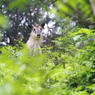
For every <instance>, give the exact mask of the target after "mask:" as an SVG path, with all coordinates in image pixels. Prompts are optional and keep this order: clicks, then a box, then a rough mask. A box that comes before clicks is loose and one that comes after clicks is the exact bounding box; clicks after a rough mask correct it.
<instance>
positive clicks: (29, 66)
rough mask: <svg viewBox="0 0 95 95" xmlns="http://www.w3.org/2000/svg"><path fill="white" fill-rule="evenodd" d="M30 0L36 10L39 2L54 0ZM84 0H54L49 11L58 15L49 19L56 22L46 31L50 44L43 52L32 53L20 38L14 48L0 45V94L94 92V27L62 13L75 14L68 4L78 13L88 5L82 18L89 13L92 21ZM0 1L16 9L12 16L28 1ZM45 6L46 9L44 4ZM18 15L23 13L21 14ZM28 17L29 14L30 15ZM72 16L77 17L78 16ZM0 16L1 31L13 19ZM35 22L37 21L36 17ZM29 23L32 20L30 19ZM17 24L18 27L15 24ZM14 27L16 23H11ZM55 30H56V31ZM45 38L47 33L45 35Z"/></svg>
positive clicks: (89, 94) (80, 94)
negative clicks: (53, 7)
mask: <svg viewBox="0 0 95 95" xmlns="http://www.w3.org/2000/svg"><path fill="white" fill-rule="evenodd" d="M30 1H32V3H31V6H32V5H33V6H34V5H35V6H36V5H37V4H38V6H37V9H40V6H42V7H43V6H44V5H43V4H42V3H41V2H43V1H44V2H43V3H44V4H51V3H54V2H55V1H56V0H48V1H47V0H41V1H39V0H30ZM33 1H35V2H33ZM87 1H88V0H87ZM87 1H82V0H76V1H70V0H63V1H62V0H57V1H56V2H55V9H53V10H52V11H53V12H54V11H56V10H57V9H59V10H57V11H56V12H57V14H58V15H56V18H54V19H52V21H55V24H54V25H55V26H54V27H53V28H52V29H53V31H52V29H51V28H49V29H48V30H49V33H51V34H50V36H51V37H50V38H51V40H52V43H51V44H50V45H47V46H42V47H43V48H42V51H43V53H42V54H36V55H35V54H34V56H31V53H30V51H29V49H28V48H27V47H26V45H25V44H23V43H22V40H19V41H18V44H17V43H16V45H15V46H14V47H13V46H10V45H8V46H4V47H0V95H94V94H95V29H94V28H93V29H92V28H91V27H88V26H89V25H90V24H88V26H86V25H85V23H86V22H85V23H80V22H79V21H78V19H79V18H78V19H77V20H72V19H71V18H70V16H69V17H66V18H63V16H65V15H66V14H63V13H64V12H65V13H66V12H67V11H68V14H70V15H73V14H74V11H73V10H72V7H71V9H70V6H73V9H77V8H80V12H83V13H84V12H85V10H84V11H83V7H84V5H85V7H86V5H87V10H88V13H87V14H85V16H83V18H82V17H81V18H82V21H83V19H84V18H85V17H86V18H87V16H89V15H90V16H89V17H91V18H92V20H91V19H90V22H91V23H93V21H94V20H93V16H92V15H93V14H92V13H91V14H90V12H91V10H90V8H88V6H89V4H88V2H87ZM0 2H2V4H3V5H4V4H7V5H6V7H5V6H3V7H5V10H6V8H9V9H8V10H10V8H11V10H12V9H13V10H15V11H12V12H13V13H10V15H12V14H15V12H18V14H19V13H22V14H24V12H22V10H24V6H25V5H27V2H28V1H26V0H15V1H12V0H8V1H6V0H0ZM4 2H5V3H4ZM10 2H11V3H10ZM20 4H21V6H20ZM68 4H69V5H70V6H69V7H67V5H68ZM77 4H79V6H78V5H77ZM81 4H82V5H83V6H82V5H81ZM39 5H40V6H39ZM56 5H58V6H56ZM1 6H2V5H1ZM7 6H9V7H7ZM28 7H29V6H28ZM85 7H84V8H85ZM19 8H20V10H19ZM35 9H36V7H35V8H33V7H32V9H31V10H32V13H33V12H34V10H35ZM45 9H48V8H47V7H44V10H45ZM24 11H25V10H24ZM25 12H26V11H25ZM36 12H37V11H36ZM39 12H40V11H39V10H38V13H39ZM75 12H76V11H75ZM30 14H31V13H30ZM88 14H89V15H88ZM59 15H61V16H59ZM16 16H17V15H16ZM19 16H22V15H21V14H20V15H19ZM23 16H25V15H23ZM23 16H22V17H23ZM28 16H29V17H31V15H28ZM40 16H41V15H40ZM40 16H38V15H37V16H36V17H39V19H40V18H41V17H40ZM74 16H75V17H76V16H77V15H74ZM12 17H13V18H14V19H15V20H14V21H16V20H19V19H17V17H14V16H12ZM77 17H78V16H77ZM9 18H10V17H9ZM19 18H20V17H19ZM0 19H1V20H0V21H1V22H0V27H1V30H2V28H4V29H6V31H7V28H9V26H11V24H10V22H11V21H12V20H9V19H8V16H5V14H3V13H1V15H0ZM32 19H34V18H32ZM39 19H38V20H39ZM28 20H29V18H28ZM86 20H87V19H86ZM86 20H85V21H86ZM20 21H21V20H20ZM35 21H37V20H36V19H35ZM33 22H34V21H33ZM38 22H40V20H39V21H38ZM47 22H49V21H47ZM8 23H9V24H8ZM11 23H12V22H11ZM28 23H31V21H29V22H28ZM79 24H82V26H81V27H80V25H79ZM17 25H18V26H19V24H18V23H17ZM13 26H15V24H12V27H13ZM18 26H17V27H18ZM56 26H57V27H56ZM84 26H85V27H86V28H84ZM87 27H88V28H87ZM13 28H14V27H13ZM16 29H18V28H16ZM21 30H22V29H21ZM58 30H59V32H58ZM54 31H57V33H56V32H54ZM13 34H14V32H13ZM14 36H16V35H14ZM48 37H49V35H47V38H48ZM48 39H49V38H48Z"/></svg>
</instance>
